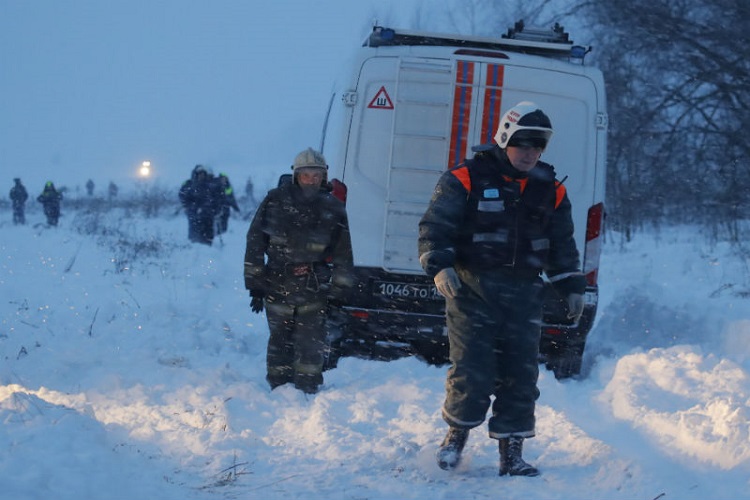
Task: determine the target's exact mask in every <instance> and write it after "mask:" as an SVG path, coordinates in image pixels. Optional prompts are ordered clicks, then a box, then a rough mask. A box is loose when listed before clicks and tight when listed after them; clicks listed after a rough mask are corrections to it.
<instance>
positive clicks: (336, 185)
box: [331, 179, 348, 204]
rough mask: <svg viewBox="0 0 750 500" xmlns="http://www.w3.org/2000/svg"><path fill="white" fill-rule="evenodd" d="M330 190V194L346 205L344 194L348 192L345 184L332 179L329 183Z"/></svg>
mask: <svg viewBox="0 0 750 500" xmlns="http://www.w3.org/2000/svg"><path fill="white" fill-rule="evenodd" d="M331 188H332V190H331V194H332V195H333V196H334V197H335V198H338V199H339V200H341V201H342V202H344V204H346V192H347V190H348V188H347V187H346V184H344V183H343V182H341V181H340V180H338V179H333V180H332V181H331Z"/></svg>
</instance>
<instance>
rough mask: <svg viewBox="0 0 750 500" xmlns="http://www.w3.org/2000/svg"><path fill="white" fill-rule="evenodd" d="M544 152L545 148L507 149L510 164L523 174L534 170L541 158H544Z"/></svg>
mask: <svg viewBox="0 0 750 500" xmlns="http://www.w3.org/2000/svg"><path fill="white" fill-rule="evenodd" d="M542 151H544V148H540V147H536V146H508V147H507V148H505V153H506V154H507V155H508V160H510V164H511V165H513V167H514V168H515V169H516V170H520V171H521V172H528V171H529V170H531V169H532V168H534V167H535V166H536V164H537V162H538V161H539V157H540V156H542Z"/></svg>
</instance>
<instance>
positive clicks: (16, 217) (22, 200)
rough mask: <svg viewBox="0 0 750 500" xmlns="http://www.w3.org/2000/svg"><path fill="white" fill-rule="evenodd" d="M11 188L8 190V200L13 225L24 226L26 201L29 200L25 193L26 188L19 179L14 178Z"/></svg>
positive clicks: (26, 192) (27, 194)
mask: <svg viewBox="0 0 750 500" xmlns="http://www.w3.org/2000/svg"><path fill="white" fill-rule="evenodd" d="M13 182H14V184H13V187H12V188H10V200H11V202H12V204H13V224H15V225H18V224H26V215H25V210H26V200H28V199H29V193H28V191H26V187H25V186H24V185H23V183H22V182H21V179H19V178H18V177H16V178H15V179H13Z"/></svg>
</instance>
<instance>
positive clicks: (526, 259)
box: [419, 102, 586, 476]
mask: <svg viewBox="0 0 750 500" xmlns="http://www.w3.org/2000/svg"><path fill="white" fill-rule="evenodd" d="M551 136H552V124H551V123H550V120H549V118H548V117H547V115H545V114H544V113H543V112H542V111H541V110H540V109H538V108H537V106H536V105H534V104H533V103H530V102H522V103H519V104H518V105H516V106H515V107H513V108H512V109H511V110H510V111H508V112H507V113H506V114H505V115H504V116H503V118H502V119H501V121H500V125H499V127H498V130H497V133H496V135H495V142H496V143H497V144H496V145H494V146H492V147H491V148H488V149H487V150H486V151H483V152H480V153H477V154H476V155H474V157H473V158H472V159H469V160H466V162H464V163H463V164H461V165H458V166H457V167H455V168H453V169H450V170H448V171H447V172H445V173H444V174H443V175H442V177H441V178H440V180H439V181H438V184H437V186H436V188H435V192H434V194H433V197H432V200H431V202H430V205H429V208H428V209H427V211H426V212H425V214H424V216H423V217H422V220H421V221H420V224H419V254H420V257H419V258H420V263H421V264H422V267H423V268H424V270H425V272H426V273H427V274H428V275H430V276H433V277H434V280H435V285H436V286H437V289H438V291H439V292H440V293H441V294H443V295H444V296H445V298H446V322H447V326H448V339H449V343H450V361H451V367H450V369H449V370H448V375H447V380H446V398H445V402H444V404H443V411H442V414H443V419H444V420H445V421H446V423H447V424H448V425H449V430H448V434H447V435H446V437H445V439H444V440H443V442H442V444H441V446H440V449H439V451H438V456H437V459H438V465H439V466H440V467H441V468H443V469H452V468H454V467H456V466H457V465H458V463H459V461H460V459H461V452H462V450H463V448H464V446H465V444H466V440H467V438H468V436H469V429H472V428H474V427H477V426H479V425H480V424H482V422H483V421H484V420H485V418H486V414H487V410H488V409H489V408H490V405H491V408H492V416H491V418H490V419H489V422H488V427H489V435H490V437H491V438H493V439H497V440H499V450H500V475H506V474H510V475H515V476H536V475H538V474H539V471H538V470H537V469H536V468H535V467H533V466H531V465H529V464H528V463H526V462H525V461H524V460H523V458H522V457H521V453H522V445H523V440H524V438H529V437H532V436H534V433H535V431H534V425H535V417H534V410H535V404H536V400H537V398H538V397H539V390H538V388H537V385H536V384H537V378H538V376H539V365H538V353H539V342H540V336H541V331H540V325H541V317H542V297H541V291H542V280H541V278H540V273H541V271H545V272H546V274H547V276H548V277H549V279H550V281H551V282H552V284H553V286H554V287H555V288H556V289H557V291H558V292H559V293H560V294H561V295H562V296H564V297H567V298H568V306H569V316H570V317H571V318H576V319H577V318H578V317H580V315H581V313H582V312H583V295H582V294H583V292H584V289H585V286H586V282H585V278H584V276H583V275H582V274H581V272H580V271H579V269H580V261H579V255H578V250H577V249H576V244H575V240H574V239H573V220H572V217H571V205H570V201H569V200H568V197H567V194H566V191H565V187H564V186H563V185H562V183H561V182H559V181H557V180H556V179H555V171H554V169H553V168H552V166H551V165H549V164H547V163H544V162H541V161H539V158H540V156H541V154H542V152H543V151H544V149H545V148H546V146H547V142H548V141H549V139H550V137H551ZM492 397H494V401H491V398H492Z"/></svg>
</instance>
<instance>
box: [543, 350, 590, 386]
mask: <svg viewBox="0 0 750 500" xmlns="http://www.w3.org/2000/svg"><path fill="white" fill-rule="evenodd" d="M584 347H585V345H584V344H578V345H572V346H568V347H567V348H565V349H559V350H556V351H554V352H552V353H548V354H547V356H546V360H545V366H546V367H547V369H548V370H550V371H552V372H553V373H554V374H555V378H556V379H557V380H563V379H566V378H571V377H575V376H576V375H578V374H580V373H581V365H582V363H583V349H584Z"/></svg>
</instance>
